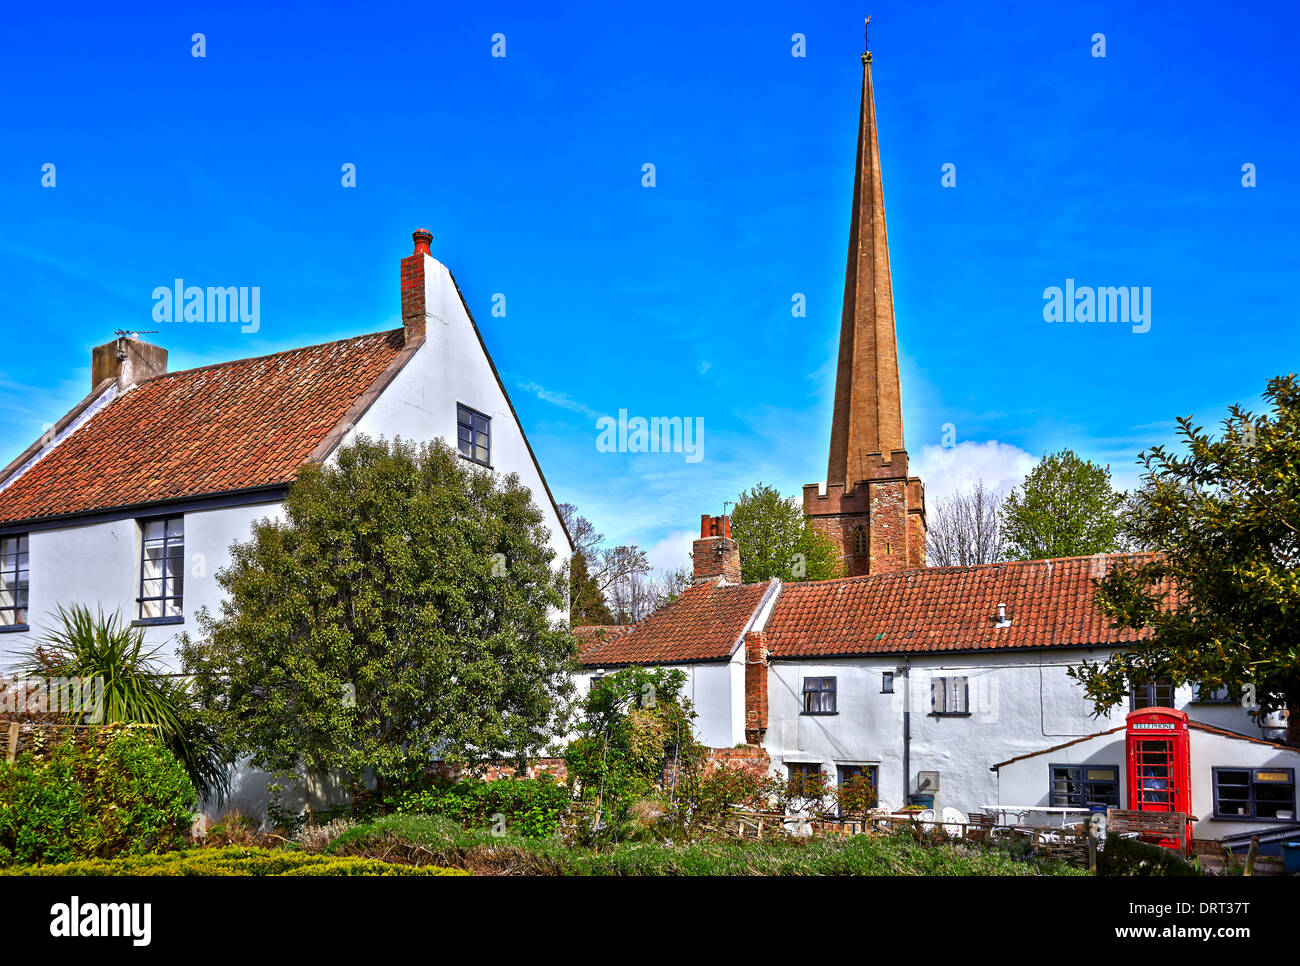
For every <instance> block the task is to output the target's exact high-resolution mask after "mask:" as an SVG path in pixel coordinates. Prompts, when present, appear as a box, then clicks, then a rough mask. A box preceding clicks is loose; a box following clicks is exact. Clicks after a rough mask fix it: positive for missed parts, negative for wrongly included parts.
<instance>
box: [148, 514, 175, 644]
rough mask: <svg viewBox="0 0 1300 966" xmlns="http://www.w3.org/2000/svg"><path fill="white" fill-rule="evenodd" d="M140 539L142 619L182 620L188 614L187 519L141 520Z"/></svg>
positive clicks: (159, 518) (162, 518)
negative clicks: (186, 583) (186, 612)
mask: <svg viewBox="0 0 1300 966" xmlns="http://www.w3.org/2000/svg"><path fill="white" fill-rule="evenodd" d="M140 536H141V540H140V597H139V603H140V610H139V619H140V620H142V621H150V620H178V619H181V618H182V617H183V616H184V614H185V610H184V598H185V518H184V517H165V518H164V517H158V518H156V519H152V520H141V521H140Z"/></svg>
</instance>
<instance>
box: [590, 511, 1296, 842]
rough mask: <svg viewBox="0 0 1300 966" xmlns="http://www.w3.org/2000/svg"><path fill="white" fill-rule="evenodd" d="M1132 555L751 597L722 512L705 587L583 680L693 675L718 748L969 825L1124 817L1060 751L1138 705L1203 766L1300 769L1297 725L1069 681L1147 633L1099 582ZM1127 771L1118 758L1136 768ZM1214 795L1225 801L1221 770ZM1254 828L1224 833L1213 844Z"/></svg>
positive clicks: (699, 551)
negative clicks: (1168, 715)
mask: <svg viewBox="0 0 1300 966" xmlns="http://www.w3.org/2000/svg"><path fill="white" fill-rule="evenodd" d="M1123 556H1124V555H1113V556H1108V557H1103V558H1100V559H1099V558H1095V557H1079V558H1065V559H1057V560H1036V561H1027V562H1014V563H1001V564H990V565H986V566H978V567H946V568H937V567H936V568H928V569H926V568H920V569H914V570H904V571H898V572H892V573H884V574H875V575H867V576H863V577H845V578H841V579H839V580H827V581H817V582H810V583H786V582H783V581H780V580H771V581H767V582H765V583H758V584H745V583H741V582H740V579H739V575H740V557H739V551H738V547H737V544H736V542H735V541H734V540H732V539H731V537H730V524H729V521H728V520H727V518H726V517H707V516H706V517H704V518H703V520H702V526H701V536H700V539H699V540H696V541H695V544H694V558H695V583H694V584H693V585H692V586H691V587H689V588H687V590H686V591H685V592H684V593H683V594H682V595H681V596H680V597H679V598H678V599H677V600H675V601H673V602H672V603H671V604H669V605H668V606H666V607H664V608H662V609H661V610H659V611H657V612H656V613H654V614H652V615H651V616H650V617H648V618H646V619H645V620H644V621H641V622H640V623H638V624H635V625H633V626H631V627H627V628H595V627H584V628H577V629H575V634H576V635H577V636H578V637H579V639H580V641H582V643H583V647H582V652H581V655H580V661H581V663H582V665H583V668H584V673H583V674H582V675H581V676H580V678H579V680H578V682H577V683H578V684H579V686H580V687H583V688H585V687H587V686H589V685H590V680H591V678H593V677H596V676H599V675H601V674H604V673H609V672H612V671H615V670H617V669H619V668H622V667H628V666H632V665H650V666H657V667H668V666H672V667H679V668H681V669H682V670H683V671H685V672H686V675H687V688H686V694H687V696H688V697H689V698H691V700H692V701H693V702H694V704H695V706H696V709H697V711H698V713H699V718H698V720H697V733H698V737H699V740H701V741H702V742H703V743H705V744H707V745H710V746H711V747H715V748H731V747H733V746H736V745H742V744H747V745H749V746H751V747H761V748H762V749H763V751H765V752H766V754H767V756H768V759H769V760H770V763H771V767H772V769H773V770H774V771H775V772H776V773H778V774H781V775H789V776H793V775H796V774H800V773H806V772H820V773H822V774H823V775H824V776H825V779H826V781H828V782H829V783H832V784H836V783H842V782H845V781H847V780H848V779H850V778H852V777H854V776H856V775H861V774H866V775H867V776H869V777H870V779H871V780H872V782H873V784H875V786H876V789H877V791H878V794H879V796H880V801H881V803H882V804H884V805H889V806H894V807H899V806H902V805H905V804H915V803H921V804H925V805H928V806H932V807H934V808H936V809H938V810H942V809H943V808H944V807H947V806H951V807H955V808H957V809H958V810H960V811H962V812H963V813H969V812H972V811H985V810H991V809H995V808H997V807H999V806H1000V805H1003V804H1007V803H1011V799H1012V798H1017V797H1018V798H1019V800H1020V801H1022V802H1023V803H1025V804H1029V805H1038V806H1043V807H1048V808H1071V807H1073V808H1078V809H1080V810H1083V809H1086V808H1087V807H1089V805H1090V804H1095V802H1096V801H1099V799H1097V797H1096V795H1095V794H1092V793H1093V792H1099V791H1100V792H1104V793H1105V794H1106V795H1111V793H1112V792H1113V793H1114V796H1115V797H1114V798H1113V799H1107V801H1113V804H1115V805H1117V806H1118V805H1120V804H1122V802H1123V796H1122V795H1120V794H1119V791H1118V787H1117V785H1116V787H1115V788H1112V789H1110V790H1109V791H1108V790H1106V789H1100V790H1098V789H1091V790H1089V789H1087V788H1085V787H1084V786H1082V785H1080V784H1078V783H1074V784H1070V783H1069V782H1067V781H1065V777H1068V776H1065V777H1062V776H1060V775H1057V776H1055V777H1053V773H1052V772H1051V771H1050V769H1049V768H1048V764H1049V762H1048V759H1050V763H1052V764H1056V763H1057V758H1054V757H1052V756H1051V755H1050V754H1049V753H1048V750H1051V749H1055V748H1058V747H1059V748H1060V750H1061V751H1062V756H1060V762H1061V763H1064V764H1067V765H1068V764H1072V763H1074V762H1075V759H1074V757H1073V756H1076V755H1082V754H1091V749H1092V748H1093V745H1094V744H1095V743H1098V742H1100V743H1101V745H1105V740H1106V739H1105V736H1107V735H1113V734H1114V733H1115V732H1114V730H1113V729H1120V731H1121V732H1122V729H1123V725H1124V721H1125V716H1126V715H1127V714H1128V712H1129V711H1130V710H1132V709H1140V708H1146V707H1154V706H1161V707H1175V708H1178V709H1180V710H1182V711H1185V712H1186V713H1187V714H1188V715H1189V716H1190V718H1191V719H1192V721H1193V722H1194V725H1195V727H1196V728H1198V729H1199V730H1198V734H1203V735H1205V736H1207V737H1206V738H1205V739H1204V740H1203V741H1202V742H1201V744H1203V745H1204V746H1205V749H1206V750H1205V754H1206V755H1208V756H1209V757H1206V758H1205V760H1204V761H1203V762H1201V765H1203V767H1202V770H1203V771H1204V770H1207V769H1210V768H1211V767H1215V768H1217V767H1225V768H1237V769H1241V768H1246V769H1249V768H1250V767H1252V766H1253V765H1255V764H1257V763H1259V764H1264V763H1268V764H1272V765H1278V763H1279V762H1281V761H1282V760H1283V759H1284V758H1286V759H1288V760H1290V759H1291V758H1300V750H1297V749H1286V748H1284V747H1283V746H1281V745H1279V744H1277V743H1276V742H1274V741H1272V740H1270V739H1271V738H1274V737H1276V736H1277V735H1278V731H1277V730H1275V728H1274V726H1279V725H1280V722H1277V721H1258V720H1256V719H1255V718H1254V717H1252V716H1251V714H1250V713H1249V712H1248V711H1247V710H1246V709H1245V708H1243V707H1241V706H1240V705H1239V704H1237V703H1234V702H1231V701H1229V700H1227V699H1226V696H1225V695H1222V694H1218V693H1215V694H1211V693H1204V694H1202V693H1199V692H1198V691H1197V690H1196V689H1193V688H1181V687H1180V688H1173V687H1170V686H1169V685H1168V684H1166V683H1162V682H1152V683H1151V684H1149V685H1146V686H1143V687H1141V688H1138V689H1136V690H1135V692H1134V693H1133V694H1132V695H1131V696H1130V700H1129V703H1128V706H1127V707H1122V708H1118V709H1116V710H1114V711H1113V712H1112V713H1110V714H1109V715H1107V716H1105V717H1102V718H1101V719H1100V720H1099V719H1098V718H1097V717H1096V716H1094V714H1093V709H1092V706H1091V705H1090V703H1089V702H1088V701H1087V699H1086V697H1085V695H1084V692H1083V689H1082V687H1081V686H1080V685H1079V684H1078V682H1077V681H1075V680H1074V679H1073V678H1071V677H1070V676H1069V669H1070V668H1071V667H1075V666H1077V665H1079V664H1080V663H1082V662H1083V661H1085V660H1086V661H1094V662H1095V661H1100V660H1104V659H1105V657H1106V656H1107V655H1108V654H1110V653H1112V652H1113V651H1114V650H1115V649H1116V648H1117V647H1118V646H1121V645H1123V644H1125V643H1129V642H1131V641H1133V640H1134V639H1135V638H1136V636H1137V635H1136V633H1135V632H1133V631H1129V630H1115V629H1113V628H1111V627H1110V626H1109V621H1108V620H1106V618H1105V617H1104V616H1103V615H1102V614H1101V612H1100V610H1099V609H1098V607H1097V604H1096V601H1095V584H1094V578H1095V577H1097V576H1100V575H1101V573H1103V572H1104V568H1105V567H1108V566H1110V564H1111V563H1112V562H1114V561H1115V560H1118V559H1122V558H1123ZM1107 729H1111V730H1107ZM1099 733H1100V734H1099ZM1210 735H1213V736H1214V739H1213V741H1211V740H1209V738H1208V736H1210ZM1122 739H1123V736H1122V733H1121V734H1120V738H1119V741H1120V744H1121V745H1122V743H1123V741H1122ZM1076 743H1077V744H1076ZM1211 746H1213V747H1211ZM1045 749H1047V750H1045ZM1262 749H1266V754H1265V755H1264V757H1263V758H1261V757H1260V752H1261V750H1262ZM1105 750H1109V751H1113V750H1114V749H1105ZM1098 754H1102V752H1098ZM1215 755H1218V757H1214V756H1215ZM1044 756H1045V757H1044ZM1102 757H1105V755H1104V754H1102ZM1114 757H1115V756H1114V755H1111V757H1110V758H1107V760H1106V763H1107V765H1108V766H1114V767H1119V765H1121V764H1122V760H1123V759H1122V755H1121V756H1120V758H1118V759H1116V760H1114V761H1112V760H1111V759H1112V758H1114ZM1193 758H1194V765H1195V764H1196V762H1200V758H1198V757H1197V756H1196V755H1194V756H1193ZM1211 758H1213V759H1214V760H1213V761H1211V760H1210V759H1211ZM1011 759H1015V761H1014V762H1012V761H1010V760H1011ZM1031 760H1032V761H1034V762H1035V764H1033V765H1029V764H1025V762H1029V761H1031ZM1091 760H1092V759H1091V758H1085V759H1080V761H1091ZM1098 760H1100V759H1098ZM1198 767H1200V766H1198ZM1278 767H1279V768H1281V765H1278ZM1286 767H1287V768H1291V767H1292V766H1290V765H1287V766H1286ZM1287 774H1291V772H1290V771H1288V772H1287ZM1230 777H1231V776H1230ZM1057 779H1061V780H1060V781H1058V780H1057ZM1115 782H1116V783H1117V784H1118V782H1119V773H1118V772H1116V773H1115ZM1201 787H1202V790H1203V791H1204V790H1206V789H1210V788H1212V787H1213V782H1212V781H1211V780H1210V778H1209V776H1208V774H1207V776H1206V777H1205V780H1204V781H1203V782H1202V783H1201ZM1273 793H1274V794H1280V795H1285V794H1289V795H1290V799H1288V800H1287V802H1282V803H1281V804H1280V805H1279V806H1278V809H1279V810H1278V812H1277V815H1278V816H1286V815H1294V814H1295V812H1294V808H1295V804H1294V797H1295V786H1294V776H1293V775H1292V780H1291V782H1290V784H1289V785H1288V784H1286V783H1285V782H1281V783H1275V786H1274V789H1273ZM1008 796H1010V797H1008ZM1090 796H1091V797H1090ZM1018 803H1019V802H1017V804H1018ZM1288 803H1289V804H1288ZM1206 816H1207V817H1209V816H1210V812H1209V811H1208V810H1207V812H1206ZM1272 817H1276V816H1272V815H1269V816H1261V817H1260V818H1261V819H1269V818H1272ZM1039 818H1040V819H1041V818H1043V816H1041V815H1040V816H1039ZM1254 820H1255V818H1254V816H1250V817H1242V818H1241V819H1240V821H1247V822H1248V821H1254ZM1283 820H1284V821H1285V820H1286V819H1283ZM1238 824H1239V823H1232V824H1224V823H1223V822H1222V821H1220V822H1217V823H1215V822H1211V823H1209V824H1207V825H1204V827H1198V829H1199V833H1198V834H1204V835H1209V834H1213V835H1216V836H1217V835H1220V834H1230V833H1231V832H1232V831H1234V830H1235V829H1236V828H1237V827H1238Z"/></svg>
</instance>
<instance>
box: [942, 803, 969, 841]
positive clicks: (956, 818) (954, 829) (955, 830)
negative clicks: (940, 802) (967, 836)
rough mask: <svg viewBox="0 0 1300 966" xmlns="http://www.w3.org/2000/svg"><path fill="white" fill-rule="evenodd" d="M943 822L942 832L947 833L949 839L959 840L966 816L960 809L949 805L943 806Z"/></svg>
mask: <svg viewBox="0 0 1300 966" xmlns="http://www.w3.org/2000/svg"><path fill="white" fill-rule="evenodd" d="M943 822H944V825H943V830H944V831H945V832H947V833H948V837H949V838H953V839H959V838H961V827H962V826H963V825H965V824H966V816H965V815H964V814H963V813H962V811H961V809H959V808H953V807H952V806H951V805H948V806H945V808H944V810H943Z"/></svg>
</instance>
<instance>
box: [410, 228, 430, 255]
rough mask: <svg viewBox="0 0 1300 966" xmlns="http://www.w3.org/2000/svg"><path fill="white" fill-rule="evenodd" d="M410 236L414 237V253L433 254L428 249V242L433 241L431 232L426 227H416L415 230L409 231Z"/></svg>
mask: <svg viewBox="0 0 1300 966" xmlns="http://www.w3.org/2000/svg"><path fill="white" fill-rule="evenodd" d="M411 237H412V238H413V239H415V252H414V254H416V255H432V254H433V252H431V251H429V243H430V242H432V241H433V232H431V231H429V230H428V229H427V228H417V229H416V230H415V231H413V232H411Z"/></svg>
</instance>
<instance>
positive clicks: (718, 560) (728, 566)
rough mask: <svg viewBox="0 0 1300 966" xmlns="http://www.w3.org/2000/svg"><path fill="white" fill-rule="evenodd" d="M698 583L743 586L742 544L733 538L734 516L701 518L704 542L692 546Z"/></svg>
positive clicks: (706, 516)
mask: <svg viewBox="0 0 1300 966" xmlns="http://www.w3.org/2000/svg"><path fill="white" fill-rule="evenodd" d="M691 555H692V556H693V557H694V559H695V582H696V583H700V582H701V581H705V580H717V579H718V578H719V577H721V578H722V579H723V581H724V582H726V583H729V584H738V583H740V544H738V543H736V541H735V540H732V539H731V517H727V516H722V517H711V516H709V515H708V514H707V513H705V514H702V515H701V516H700V539H698V540H696V541H695V543H694V544H693V545H692V546H691Z"/></svg>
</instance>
